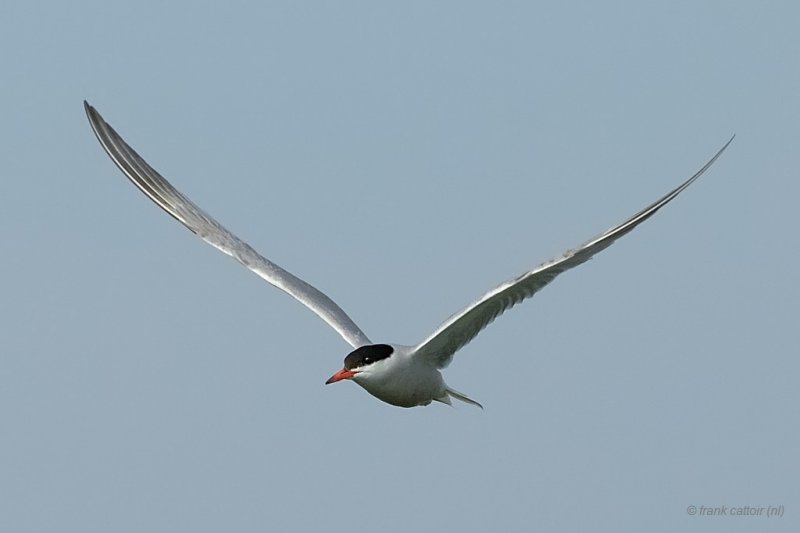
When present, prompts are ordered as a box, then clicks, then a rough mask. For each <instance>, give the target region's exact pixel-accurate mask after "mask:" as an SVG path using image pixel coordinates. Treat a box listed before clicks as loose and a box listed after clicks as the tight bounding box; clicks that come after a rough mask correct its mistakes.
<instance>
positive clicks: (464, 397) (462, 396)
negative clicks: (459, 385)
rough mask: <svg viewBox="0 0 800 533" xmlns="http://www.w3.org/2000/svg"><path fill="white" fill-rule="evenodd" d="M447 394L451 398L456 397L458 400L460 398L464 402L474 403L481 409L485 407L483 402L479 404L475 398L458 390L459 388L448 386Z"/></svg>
mask: <svg viewBox="0 0 800 533" xmlns="http://www.w3.org/2000/svg"><path fill="white" fill-rule="evenodd" d="M447 394H448V395H449V396H450V397H451V398H455V399H456V400H460V401H462V402H464V403H468V404H470V405H474V406H475V407H480V408H481V409H483V406H482V405H481V404H479V403H478V402H476V401H475V400H473V399H472V398H470V397H469V396H467V395H466V394H462V393H460V392H458V391H457V390H453V389H451V388H450V387H447ZM448 403H449V402H448Z"/></svg>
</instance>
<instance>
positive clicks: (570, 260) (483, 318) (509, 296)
mask: <svg viewBox="0 0 800 533" xmlns="http://www.w3.org/2000/svg"><path fill="white" fill-rule="evenodd" d="M734 137H735V135H734V136H733V137H731V138H730V140H729V141H728V142H727V143H725V146H723V147H722V148H721V149H720V150H719V151H718V152H717V153H716V154H715V155H714V157H712V158H711V160H710V161H709V162H708V163H706V164H705V165H704V166H703V168H701V169H700V170H698V171H697V173H695V174H694V175H693V176H692V177H691V178H689V179H688V180H686V181H685V182H683V183H682V184H681V185H680V186H678V187H677V188H675V189H674V190H672V191H671V192H669V193H668V194H666V195H664V196H663V197H661V198H660V199H658V200H657V201H656V202H654V203H653V204H651V205H649V206H647V207H646V208H644V209H642V210H641V211H639V212H638V213H636V214H635V215H633V216H632V217H630V218H629V219H628V220H626V221H625V222H623V223H622V224H619V225H618V226H614V227H613V228H611V229H609V230H608V231H606V232H605V233H602V234H600V235H598V236H597V237H595V238H593V239H591V240H589V241H587V242H585V243H584V244H582V245H580V246H578V247H577V248H574V249H572V250H568V251H566V252H565V253H564V254H562V255H561V256H560V257H557V258H555V259H551V260H549V261H546V262H544V263H542V264H541V265H539V266H538V267H536V268H534V269H533V270H531V271H529V272H526V273H524V274H522V275H521V276H518V277H517V278H514V279H512V280H510V281H507V282H505V283H503V284H501V285H499V286H498V287H495V288H494V289H492V290H491V291H489V292H487V293H486V294H484V295H483V296H482V297H480V298H479V299H478V300H476V301H475V302H473V303H471V304H470V305H469V306H467V307H466V308H465V309H462V310H461V311H459V312H458V313H456V314H454V315H453V316H451V317H450V318H448V319H447V320H446V321H445V322H444V323H442V325H440V326H439V328H438V329H437V330H436V331H434V332H433V333H432V334H431V335H430V336H429V337H428V338H426V339H425V340H423V341H422V342H421V343H419V344H418V345H417V346H416V348H415V350H416V353H417V354H418V355H419V356H421V357H429V358H432V359H434V360H435V361H436V364H437V365H438V366H439V367H440V368H442V367H445V366H447V365H448V364H450V361H451V360H452V359H453V354H454V353H456V351H458V350H459V349H460V348H462V347H463V346H464V345H466V344H467V343H468V342H469V341H471V340H472V339H473V338H475V336H476V335H477V334H478V333H479V332H480V331H481V330H482V329H483V328H485V327H486V326H488V325H489V324H490V323H491V322H492V321H493V320H494V319H495V318H497V317H498V316H500V315H502V314H503V313H504V312H505V311H507V310H508V309H511V308H512V307H513V306H514V305H516V304H518V303H520V302H521V301H523V300H525V299H526V298H530V297H531V296H533V295H534V294H536V293H537V292H538V291H539V290H540V289H541V288H543V287H544V286H545V285H547V284H548V283H550V282H551V281H553V280H554V279H555V278H556V276H558V275H559V274H561V273H562V272H566V271H567V270H569V269H571V268H574V267H576V266H578V265H580V264H581V263H585V262H586V261H588V260H589V259H591V258H592V256H594V255H595V254H596V253H598V252H600V251H602V250H605V249H606V248H608V247H609V246H611V244H613V243H614V241H616V240H617V239H619V238H620V237H622V236H623V235H625V234H627V233H629V232H630V231H632V230H633V229H634V228H635V227H636V226H638V225H639V224H641V223H642V222H644V221H645V220H647V219H648V218H650V217H651V216H653V215H654V214H655V213H656V211H658V210H659V209H661V208H662V207H664V206H665V205H667V204H668V203H669V202H670V201H671V200H672V199H673V198H675V197H676V196H677V195H678V194H680V193H681V192H682V191H683V190H684V189H686V188H687V187H688V186H689V185H691V184H692V183H693V182H694V181H695V180H696V179H697V178H699V177H700V176H701V175H702V174H703V173H704V172H705V171H706V170H708V168H709V167H710V166H711V165H712V164H713V163H714V161H716V160H717V158H718V157H719V156H720V155H722V152H724V151H725V149H726V148H727V147H728V145H729V144H730V143H731V142H732V141H733V139H734Z"/></svg>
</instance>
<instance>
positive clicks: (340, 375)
mask: <svg viewBox="0 0 800 533" xmlns="http://www.w3.org/2000/svg"><path fill="white" fill-rule="evenodd" d="M355 375H356V373H355V372H353V371H352V370H347V369H346V368H343V369H341V370H339V371H338V372H337V373H335V374H334V375H332V376H331V379H329V380H328V381H326V382H325V385H330V384H331V383H336V382H337V381H342V380H343V379H353V376H355Z"/></svg>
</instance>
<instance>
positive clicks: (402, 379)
mask: <svg viewBox="0 0 800 533" xmlns="http://www.w3.org/2000/svg"><path fill="white" fill-rule="evenodd" d="M83 104H84V108H85V109H86V115H87V117H88V118H89V123H90V124H91V126H92V129H93V130H94V133H95V135H96V136H97V139H98V140H99V141H100V144H102V145H103V148H104V149H105V151H106V153H108V155H109V156H110V157H111V159H112V160H113V161H114V163H116V165H117V166H118V167H119V168H120V170H122V172H124V173H125V175H126V176H128V179H130V180H131V181H132V182H133V184H134V185H136V186H137V187H138V188H139V189H140V190H141V191H142V192H143V193H145V194H146V195H147V196H148V197H149V198H150V199H151V200H152V201H154V202H155V203H156V204H158V206H159V207H161V208H162V209H163V210H164V211H166V212H167V213H168V214H169V215H171V216H172V217H173V218H175V220H177V221H178V222H180V223H181V224H183V225H184V226H186V227H187V228H189V230H191V231H192V232H193V233H195V234H196V235H197V236H198V237H200V238H201V239H203V240H204V241H206V242H207V243H209V244H210V245H211V246H214V247H215V248H217V249H218V250H220V251H222V252H224V253H226V254H227V255H230V256H231V257H233V258H234V259H236V260H237V261H239V262H240V263H242V264H243V265H244V266H246V267H247V268H249V269H250V270H252V271H253V272H255V274H256V275H258V276H259V277H261V278H262V279H264V280H265V281H267V282H269V283H271V284H272V285H274V286H276V287H278V288H279V289H281V290H283V291H285V292H287V293H289V294H290V295H292V296H293V297H295V298H296V299H297V300H299V301H300V303H302V304H304V305H305V306H306V307H308V308H309V309H311V310H312V311H313V312H314V313H316V314H317V315H318V316H319V317H320V318H321V319H322V320H324V321H325V322H327V323H328V325H330V326H331V327H332V328H333V329H335V330H336V331H337V332H338V333H339V335H341V336H342V337H343V338H344V340H345V341H347V342H348V343H350V345H351V346H352V347H353V348H354V350H353V351H352V352H350V353H349V354H348V355H347V357H345V359H344V368H342V369H341V370H340V371H338V372H336V373H335V374H334V375H333V376H331V378H330V379H328V381H327V382H326V384H329V383H335V382H337V381H342V380H353V381H355V382H356V383H357V384H359V385H360V386H362V387H363V388H364V389H366V391H367V392H369V393H370V394H372V395H373V396H375V397H376V398H378V399H380V400H383V401H384V402H387V403H389V404H392V405H396V406H399V407H415V406H418V405H428V404H430V403H431V402H432V401H437V402H442V403H446V404H450V399H451V398H455V399H457V400H461V401H463V402H466V403H470V404H472V405H476V406H478V407H482V406H481V404H479V403H478V402H476V401H475V400H472V399H471V398H469V397H467V396H466V395H464V394H462V393H460V392H458V391H456V390H454V389H452V388H451V387H449V386H448V385H447V384H446V383H445V382H444V379H443V378H442V373H441V372H440V370H441V369H443V368H445V367H446V366H447V365H448V364H450V362H451V361H452V359H453V354H455V353H456V352H457V351H458V350H459V349H460V348H462V347H463V346H464V345H466V344H467V343H468V342H469V341H471V340H472V339H473V338H474V337H475V336H476V335H477V334H478V333H479V332H480V331H481V330H482V329H483V328H485V327H486V326H487V325H489V324H490V323H491V322H492V321H493V320H494V319H495V318H497V317H498V316H500V315H501V314H503V313H504V312H505V311H507V310H508V309H510V308H511V307H513V306H514V305H516V304H518V303H520V302H521V301H523V300H525V299H526V298H530V297H531V296H533V295H534V294H536V293H537V292H538V291H539V290H540V289H541V288H542V287H544V286H545V285H547V284H548V283H550V282H551V281H553V279H555V277H556V276H558V275H559V274H561V273H562V272H565V271H567V270H569V269H571V268H573V267H576V266H578V265H580V264H581V263H584V262H586V261H588V260H589V259H591V258H592V256H594V255H595V254H596V253H598V252H600V251H601V250H604V249H606V248H607V247H609V246H610V245H611V244H612V243H613V242H614V241H616V240H617V239H618V238H620V237H622V236H623V235H625V234H627V233H628V232H630V231H631V230H633V228H635V227H636V226H638V225H639V224H641V223H642V222H644V221H645V220H647V219H648V218H650V217H651V216H653V214H655V212H656V211H658V210H659V209H661V208H662V207H664V206H665V205H666V204H667V203H669V202H670V201H671V200H672V199H673V198H675V197H676V196H677V195H678V194H680V193H681V192H682V191H683V190H684V189H686V187H688V186H689V185H691V184H692V183H693V182H694V181H695V180H696V179H697V178H699V177H700V176H701V175H702V174H703V173H704V172H705V171H706V170H708V168H709V167H710V166H711V165H712V164H713V163H714V161H716V160H717V158H718V157H719V156H720V155H721V154H722V152H723V151H725V149H726V148H727V147H728V145H729V144H730V143H731V142H732V141H733V139H734V137H735V135H734V137H731V138H730V140H728V142H727V143H725V145H724V146H723V147H722V148H720V150H719V151H718V152H717V153H716V154H715V155H714V157H712V158H711V160H710V161H709V162H708V163H706V164H705V165H704V166H703V168H701V169H700V170H698V171H697V173H695V174H694V175H693V176H692V177H691V178H689V179H688V180H686V181H685V182H683V183H682V184H681V185H680V186H678V187H677V188H675V189H674V190H672V191H671V192H669V193H668V194H666V195H664V196H663V197H661V198H660V199H658V200H657V201H656V202H654V203H653V204H651V205H649V206H648V207H646V208H644V209H643V210H641V211H639V212H638V213H636V214H635V215H633V216H632V217H630V218H629V219H627V220H626V221H625V222H623V223H622V224H619V225H618V226H614V227H613V228H611V229H609V230H608V231H606V232H604V233H601V234H600V235H598V236H597V237H595V238H593V239H591V240H589V241H587V242H585V243H584V244H582V245H580V246H578V247H577V248H573V249H571V250H567V251H566V252H564V253H563V254H562V255H561V256H559V257H556V258H554V259H551V260H549V261H546V262H544V263H542V264H540V265H539V266H537V267H536V268H534V269H533V270H530V271H528V272H525V273H524V274H522V275H520V276H518V277H516V278H514V279H512V280H509V281H507V282H505V283H502V284H500V285H498V286H497V287H495V288H494V289H492V290H490V291H489V292H487V293H486V294H484V295H483V296H481V297H480V298H478V299H477V300H475V301H474V302H472V303H471V304H469V305H468V306H467V307H465V308H464V309H462V310H461V311H459V312H457V313H455V314H454V315H452V316H451V317H450V318H448V319H447V320H445V321H444V322H443V323H442V324H441V325H440V326H439V327H438V328H437V329H436V330H435V331H434V332H433V333H431V334H430V335H429V336H428V337H426V338H425V339H424V340H423V341H422V342H420V343H419V344H417V345H416V346H404V345H400V344H372V342H371V341H370V340H369V338H367V336H366V335H365V334H364V332H362V331H361V329H359V327H358V326H357V325H356V324H355V323H354V322H353V321H352V320H351V319H350V317H349V316H347V314H346V313H345V312H344V311H343V310H342V309H341V308H340V307H339V306H338V305H336V303H335V302H334V301H333V300H331V299H330V298H328V297H327V296H326V295H325V294H323V293H322V292H320V291H319V290H317V289H316V288H314V287H312V286H311V285H309V284H308V283H306V282H305V281H303V280H302V279H300V278H298V277H296V276H294V275H293V274H291V273H289V272H287V271H286V270H284V269H282V268H281V267H279V266H278V265H276V264H275V263H273V262H272V261H270V260H268V259H266V258H265V257H263V256H261V255H260V254H259V253H258V252H256V251H255V250H254V249H253V248H251V247H250V245H249V244H247V243H246V242H244V241H243V240H241V239H240V238H239V237H237V236H236V235H234V234H233V233H231V232H230V231H228V230H227V229H226V228H225V227H224V226H222V224H220V223H219V222H217V221H216V220H215V219H214V218H212V217H211V216H210V215H209V214H207V213H206V212H205V211H203V210H202V209H200V208H199V207H198V206H197V205H195V204H194V203H193V202H192V201H191V200H189V199H188V198H187V197H186V196H184V195H183V194H182V193H181V192H180V191H178V190H177V189H176V188H175V187H173V186H172V185H171V184H170V183H169V182H168V181H167V180H166V179H164V177H163V176H161V175H160V174H159V173H158V172H156V171H155V170H154V169H153V168H152V167H151V166H150V165H148V164H147V162H146V161H145V160H144V159H142V158H141V157H140V156H139V154H137V153H136V152H135V151H134V150H133V148H131V147H130V146H128V144H127V143H126V142H125V141H124V140H123V139H122V137H120V136H119V135H118V134H117V132H116V131H114V129H113V128H112V127H111V126H110V125H109V124H108V123H106V121H105V120H103V117H102V116H100V113H98V112H97V110H96V109H95V108H94V107H92V106H91V105H89V103H88V102H86V101H84V102H83Z"/></svg>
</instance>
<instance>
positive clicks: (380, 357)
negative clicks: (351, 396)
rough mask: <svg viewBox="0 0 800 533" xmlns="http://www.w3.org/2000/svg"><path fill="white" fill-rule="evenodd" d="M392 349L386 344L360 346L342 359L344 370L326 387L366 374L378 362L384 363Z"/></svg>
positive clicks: (378, 363)
mask: <svg viewBox="0 0 800 533" xmlns="http://www.w3.org/2000/svg"><path fill="white" fill-rule="evenodd" d="M393 352H394V348H392V347H391V346H389V345H388V344H368V345H366V346H360V347H358V348H356V349H355V350H353V351H352V352H350V353H349V354H347V357H345V358H344V368H342V369H341V370H339V371H338V372H337V373H335V374H334V375H332V376H331V377H330V379H329V380H328V381H326V382H325V384H326V385H329V384H331V383H336V382H337V381H342V380H343V379H355V378H356V376H358V375H359V374H368V373H369V372H370V371H371V370H374V369H375V368H376V365H377V366H381V365H380V362H382V361H385V360H386V359H387V358H388V357H389V356H390V355H392V353H393Z"/></svg>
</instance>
